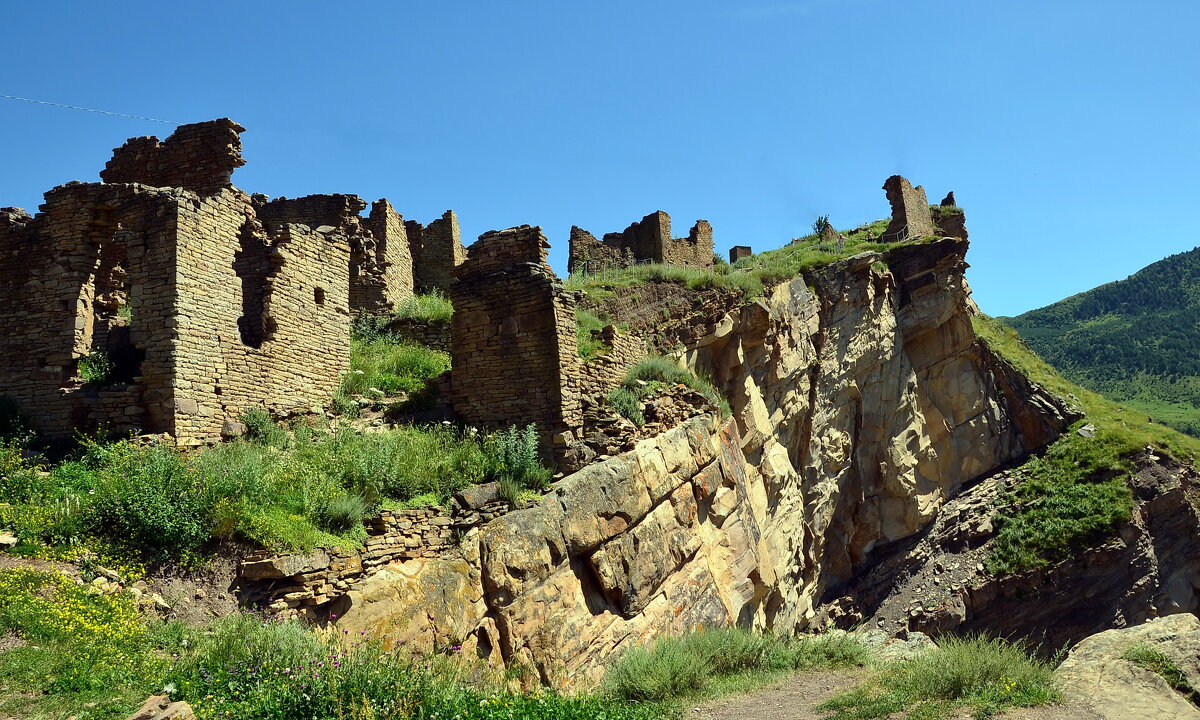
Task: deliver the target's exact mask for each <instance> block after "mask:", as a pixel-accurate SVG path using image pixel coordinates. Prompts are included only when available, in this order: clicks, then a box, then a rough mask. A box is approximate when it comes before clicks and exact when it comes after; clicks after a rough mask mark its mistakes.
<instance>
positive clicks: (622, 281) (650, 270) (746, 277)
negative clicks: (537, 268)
mask: <svg viewBox="0 0 1200 720" xmlns="http://www.w3.org/2000/svg"><path fill="white" fill-rule="evenodd" d="M726 267H728V266H726ZM647 282H670V283H677V284H679V285H683V286H684V287H687V288H688V289H690V290H707V289H709V288H725V289H728V290H731V291H734V292H737V293H738V294H740V295H741V296H742V297H744V298H755V297H759V296H761V295H762V294H763V286H762V283H761V282H760V281H759V280H758V278H756V277H755V276H753V275H750V274H747V273H737V272H718V271H716V270H704V269H701V268H690V267H680V266H678V265H665V264H654V265H634V266H633V267H628V268H621V269H615V270H605V271H603V272H600V273H595V274H592V275H572V276H571V277H569V278H567V280H566V282H565V283H564V285H565V287H566V288H567V289H568V290H576V291H583V292H586V293H587V294H588V296H589V297H590V298H591V299H592V300H594V301H596V302H604V301H605V300H606V299H607V298H610V297H612V295H613V293H614V291H616V290H618V289H620V288H627V287H635V286H638V285H644V284H645V283H647Z"/></svg>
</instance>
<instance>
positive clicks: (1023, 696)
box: [818, 637, 1060, 720]
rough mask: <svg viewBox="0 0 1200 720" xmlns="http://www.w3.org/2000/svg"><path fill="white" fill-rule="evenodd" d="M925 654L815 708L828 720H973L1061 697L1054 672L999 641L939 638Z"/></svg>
mask: <svg viewBox="0 0 1200 720" xmlns="http://www.w3.org/2000/svg"><path fill="white" fill-rule="evenodd" d="M939 642H941V645H940V646H939V647H938V648H936V649H933V650H930V651H929V652H927V653H924V654H922V655H918V656H917V657H915V658H913V659H911V660H909V661H907V662H905V663H903V664H898V665H895V666H892V667H888V668H885V669H884V670H883V671H882V672H881V674H880V675H879V677H878V678H876V679H875V680H873V681H871V682H868V683H866V684H864V685H862V686H859V687H857V688H855V689H854V690H851V691H850V692H847V693H843V694H841V695H838V696H836V697H834V698H832V699H830V700H827V701H826V702H824V703H822V704H821V705H819V706H818V709H819V710H823V711H825V712H828V713H830V715H829V720H869V719H870V718H887V717H891V716H892V715H893V714H894V713H900V712H906V715H905V717H909V718H921V719H922V720H934V719H935V718H949V717H957V715H956V711H958V710H959V709H963V708H969V709H971V710H972V711H973V713H974V717H976V718H988V717H992V716H993V715H995V714H996V713H998V712H1000V711H1002V710H1004V709H1006V708H1012V707H1032V706H1035V705H1045V704H1048V703H1052V702H1055V701H1057V700H1058V699H1059V698H1060V695H1059V693H1058V691H1057V690H1056V689H1055V688H1054V685H1053V683H1052V673H1053V667H1052V666H1051V665H1050V664H1049V663H1045V662H1041V661H1039V660H1035V659H1033V658H1031V657H1030V655H1029V654H1028V653H1027V652H1026V650H1025V648H1023V647H1021V646H1019V645H1012V644H1009V643H1006V642H1004V641H1003V640H992V639H987V638H979V637H975V638H953V637H944V638H942V639H941V640H940V641H939Z"/></svg>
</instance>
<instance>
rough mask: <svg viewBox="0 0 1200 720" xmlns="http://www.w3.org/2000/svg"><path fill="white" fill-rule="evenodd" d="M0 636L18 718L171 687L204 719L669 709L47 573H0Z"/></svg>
mask: <svg viewBox="0 0 1200 720" xmlns="http://www.w3.org/2000/svg"><path fill="white" fill-rule="evenodd" d="M0 632H8V633H14V634H17V635H18V636H19V637H21V638H22V639H24V640H26V641H28V642H29V643H30V644H26V645H24V646H21V647H16V648H14V649H11V650H8V651H6V652H3V653H0V713H3V714H5V715H13V716H15V717H25V718H45V717H66V716H68V715H71V716H74V717H76V718H79V720H119V719H120V718H124V717H127V716H128V715H129V714H130V713H131V712H132V711H133V710H134V709H136V708H137V706H138V705H140V704H141V702H142V701H143V700H144V699H145V698H146V697H148V696H149V695H151V694H157V693H161V692H163V691H164V689H166V690H168V691H169V692H170V695H171V697H172V699H176V700H185V701H187V702H188V703H189V704H190V705H191V706H192V708H193V710H194V711H195V712H196V716H197V717H198V718H200V719H201V720H214V719H216V718H259V717H262V718H276V719H277V720H301V719H304V720H309V719H310V718H317V719H319V720H343V719H345V720H352V719H357V720H367V719H368V718H392V717H422V718H437V717H442V718H452V717H457V718H460V720H500V719H501V718H505V719H508V718H516V719H518V720H542V719H544V720H550V719H551V718H555V719H557V718H569V719H578V720H584V719H589V720H590V719H592V718H598V719H600V720H643V719H644V720H650V719H651V718H659V717H661V715H660V713H659V712H658V711H657V709H655V708H652V707H646V706H632V707H631V706H626V705H624V704H621V703H618V702H615V701H613V700H611V699H608V698H605V697H603V696H598V695H580V696H575V697H562V696H559V695H555V694H553V693H549V692H541V693H532V694H522V693H514V692H511V691H508V690H506V689H504V687H503V684H502V681H503V678H502V677H497V675H499V673H496V672H490V671H488V670H486V669H484V668H477V667H473V666H472V665H471V664H470V661H469V660H467V659H466V658H462V657H459V656H458V655H457V654H456V653H455V652H454V650H453V649H451V650H449V651H447V652H448V653H449V654H448V655H446V656H435V657H431V658H424V659H418V658H412V657H409V656H407V655H403V654H400V653H396V652H384V651H383V650H382V649H381V648H380V647H379V646H378V645H377V644H376V643H374V642H371V641H368V640H366V639H364V638H362V637H359V636H354V637H351V636H346V635H342V636H337V635H334V636H332V637H327V636H322V635H318V634H317V633H314V632H313V631H311V630H309V629H308V628H307V627H305V626H304V625H302V624H300V623H298V622H295V621H285V622H272V621H265V620H263V619H261V618H259V617H257V616H253V615H234V616H230V617H227V618H223V619H220V620H216V621H214V622H213V623H211V625H209V626H208V627H188V626H185V625H183V624H181V623H161V622H158V621H155V620H147V619H146V618H144V617H143V616H142V615H141V613H140V612H139V611H138V609H137V607H136V606H135V604H134V602H133V600H132V598H131V597H130V596H128V595H124V594H120V595H105V594H102V593H99V592H97V591H94V590H93V589H90V588H89V586H86V585H81V584H78V583H77V582H75V581H74V580H73V579H71V578H68V577H66V576H64V575H61V574H59V573H53V572H39V571H31V570H24V569H21V570H5V571H0ZM489 672H490V674H489ZM467 677H470V678H471V683H470V686H468V684H467V682H466V679H467Z"/></svg>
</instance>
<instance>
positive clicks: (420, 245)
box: [404, 210, 467, 295]
mask: <svg viewBox="0 0 1200 720" xmlns="http://www.w3.org/2000/svg"><path fill="white" fill-rule="evenodd" d="M404 227H405V230H406V231H407V232H408V242H409V246H410V247H411V248H412V258H413V283H414V285H415V287H416V289H417V291H418V292H433V291H440V292H442V293H444V294H447V295H448V294H449V293H450V286H451V285H452V284H454V269H455V268H457V267H458V266H459V265H462V264H463V261H464V260H466V259H467V251H466V249H464V248H463V244H462V239H461V236H460V234H459V230H458V216H457V215H455V214H454V211H453V210H447V211H446V213H445V214H444V215H442V217H440V218H438V219H437V220H434V221H433V222H431V223H429V225H428V226H426V225H421V224H420V223H417V222H413V221H411V220H410V221H408V222H406V223H404Z"/></svg>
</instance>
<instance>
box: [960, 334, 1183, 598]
mask: <svg viewBox="0 0 1200 720" xmlns="http://www.w3.org/2000/svg"><path fill="white" fill-rule="evenodd" d="M972 322H973V325H974V327H975V332H976V334H977V335H978V336H979V337H980V338H981V339H982V340H983V341H984V342H986V343H987V344H988V346H989V347H991V348H992V350H993V351H995V352H996V354H998V355H1000V356H1001V357H1003V358H1004V359H1006V360H1007V361H1008V362H1010V363H1011V364H1012V365H1013V366H1014V367H1016V368H1017V369H1018V370H1020V371H1021V372H1023V373H1024V374H1025V375H1026V376H1028V377H1029V378H1030V379H1031V380H1033V381H1034V382H1036V383H1038V384H1039V385H1041V386H1043V387H1045V388H1046V389H1047V390H1049V391H1050V392H1052V393H1054V394H1056V395H1058V396H1060V397H1065V398H1072V399H1073V400H1074V401H1075V402H1077V403H1078V404H1079V405H1080V406H1081V409H1082V410H1083V412H1084V413H1085V416H1086V417H1085V419H1084V420H1083V421H1081V422H1079V423H1077V424H1076V425H1075V426H1073V427H1072V428H1071V429H1070V430H1069V431H1068V433H1067V434H1066V435H1064V436H1063V438H1061V439H1060V440H1058V441H1057V442H1055V443H1054V444H1053V445H1051V446H1050V447H1049V448H1048V449H1047V450H1046V452H1045V454H1044V455H1043V456H1042V457H1038V458H1033V459H1031V460H1030V461H1029V462H1028V463H1026V465H1025V466H1024V469H1025V470H1026V472H1027V474H1028V475H1029V476H1030V477H1029V479H1028V480H1027V481H1026V482H1025V483H1024V484H1023V485H1022V486H1021V487H1019V488H1017V490H1016V492H1015V493H1014V494H1013V495H1012V496H1011V497H1008V498H1005V504H1004V506H1003V507H1001V509H1000V512H999V513H998V514H997V516H996V523H997V529H998V532H997V535H996V542H995V545H994V547H993V551H992V554H991V556H990V557H989V558H988V559H987V561H986V566H987V569H988V571H989V572H992V573H994V574H997V575H1006V574H1011V573H1017V572H1022V571H1027V570H1037V569H1044V568H1047V567H1049V566H1051V565H1053V564H1054V563H1057V562H1059V561H1062V560H1065V559H1067V558H1070V557H1072V556H1073V555H1075V554H1077V553H1078V552H1079V551H1081V550H1083V549H1086V548H1088V547H1092V546H1095V545H1097V544H1099V543H1102V542H1104V541H1106V540H1108V539H1110V538H1113V537H1115V536H1116V534H1117V531H1118V530H1119V529H1120V527H1121V526H1122V525H1123V524H1124V523H1126V522H1128V521H1129V518H1130V516H1131V513H1132V508H1133V498H1132V495H1131V493H1130V491H1129V489H1128V483H1127V479H1128V477H1129V474H1130V472H1131V471H1132V470H1133V469H1134V467H1133V458H1134V456H1135V455H1137V454H1138V453H1140V452H1141V451H1142V450H1143V449H1144V448H1146V447H1153V448H1157V450H1158V451H1160V452H1162V453H1165V454H1168V455H1171V456H1173V457H1175V458H1178V459H1181V460H1187V459H1189V458H1192V457H1194V455H1195V453H1196V451H1197V450H1200V440H1197V439H1195V438H1192V437H1189V436H1187V435H1184V434H1182V433H1179V432H1177V431H1174V430H1171V429H1170V428H1167V427H1164V426H1161V425H1157V424H1155V423H1152V422H1150V421H1149V420H1147V418H1146V416H1145V415H1144V414H1143V413H1140V412H1138V411H1136V410H1132V409H1130V408H1128V407H1125V406H1123V405H1121V404H1119V403H1116V402H1113V401H1111V400H1109V399H1107V398H1104V397H1102V396H1100V395H1098V394H1096V393H1093V392H1091V391H1088V390H1085V389H1083V388H1080V387H1078V386H1076V385H1074V384H1072V383H1070V382H1068V381H1067V380H1065V379H1063V377H1062V376H1061V375H1059V374H1058V372H1056V371H1055V370H1054V369H1053V368H1051V367H1050V366H1049V365H1048V364H1047V363H1045V362H1044V361H1043V360H1042V359H1041V358H1039V357H1038V356H1037V355H1036V354H1035V353H1034V352H1033V351H1032V350H1030V349H1029V347H1028V346H1027V345H1026V344H1025V342H1024V341H1023V340H1022V339H1021V338H1020V336H1018V335H1017V333H1016V332H1015V331H1013V330H1012V329H1010V328H1008V327H1006V326H1005V325H1003V324H1002V323H1001V322H1000V321H998V320H995V319H993V318H989V317H987V316H984V315H977V316H975V317H973V318H972ZM1084 423H1092V424H1094V425H1095V426H1096V428H1097V430H1096V433H1095V437H1092V438H1084V437H1080V436H1079V435H1078V434H1076V433H1075V432H1074V430H1075V429H1077V428H1078V426H1079V425H1082V424H1084Z"/></svg>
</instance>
